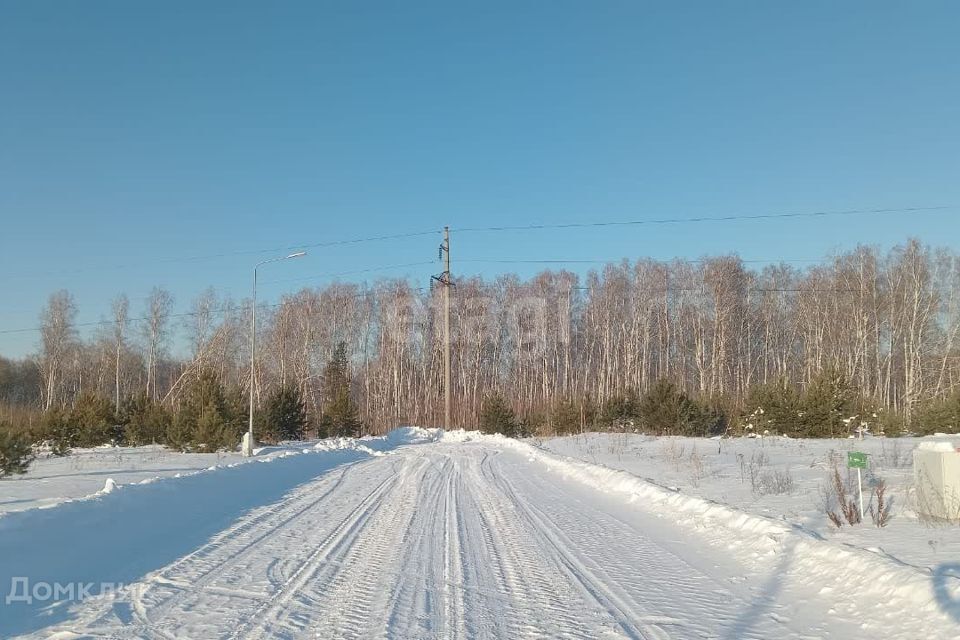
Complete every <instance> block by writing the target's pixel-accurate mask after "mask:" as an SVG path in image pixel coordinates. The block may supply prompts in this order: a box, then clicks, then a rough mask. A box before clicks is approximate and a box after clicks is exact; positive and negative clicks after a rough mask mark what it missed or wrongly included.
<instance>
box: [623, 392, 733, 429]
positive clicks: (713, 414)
mask: <svg viewBox="0 0 960 640" xmlns="http://www.w3.org/2000/svg"><path fill="white" fill-rule="evenodd" d="M639 409H640V418H641V420H642V421H643V425H644V427H645V428H647V429H649V430H651V431H654V432H657V433H661V434H666V435H685V436H706V435H717V434H719V433H722V432H723V431H724V428H725V426H726V419H725V416H724V415H723V412H722V411H721V410H719V409H718V408H710V407H706V406H703V405H701V404H700V403H698V402H697V401H696V400H694V399H693V398H691V397H690V396H688V395H687V394H686V393H685V392H683V391H681V390H680V389H679V388H677V386H676V385H675V384H673V383H672V382H670V381H669V380H660V381H659V382H657V383H656V384H655V385H654V386H653V387H652V388H651V389H650V390H649V391H648V392H647V393H646V394H645V395H644V396H643V398H642V399H641V400H640V407H639Z"/></svg>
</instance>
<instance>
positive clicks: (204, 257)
mask: <svg viewBox="0 0 960 640" xmlns="http://www.w3.org/2000/svg"><path fill="white" fill-rule="evenodd" d="M439 233H440V230H439V229H433V230H430V231H412V232H409V233H395V234H390V235H380V236H368V237H364V238H349V239H346V240H329V241H326V242H314V243H310V244H299V245H291V246H287V247H273V248H270V249H248V250H241V251H228V252H225V253H210V254H204V255H198V256H185V257H179V258H157V259H155V260H137V261H136V262H134V263H132V264H115V265H103V266H99V267H84V268H80V269H62V270H59V271H46V272H40V273H34V274H32V277H44V276H56V275H70V274H75V273H85V272H91V271H113V270H118V269H130V268H132V267H136V266H140V265H143V264H180V263H189V262H201V261H204V260H216V259H218V258H231V257H236V256H245V255H262V254H266V253H282V252H284V251H296V250H298V249H316V248H324V247H337V246H344V245H353V244H361V243H366V242H383V241H387V240H403V239H407V238H417V237H422V236H428V235H434V234H439ZM14 275H15V276H16V277H25V276H27V275H30V274H24V273H19V274H14Z"/></svg>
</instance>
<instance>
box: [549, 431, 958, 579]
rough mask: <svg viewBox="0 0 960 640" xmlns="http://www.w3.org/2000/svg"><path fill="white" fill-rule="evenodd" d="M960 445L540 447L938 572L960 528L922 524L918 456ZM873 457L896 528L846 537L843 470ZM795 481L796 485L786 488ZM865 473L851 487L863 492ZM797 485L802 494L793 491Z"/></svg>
mask: <svg viewBox="0 0 960 640" xmlns="http://www.w3.org/2000/svg"><path fill="white" fill-rule="evenodd" d="M924 440H926V441H928V442H929V441H931V440H937V441H946V442H953V443H955V445H956V446H960V435H957V436H952V437H951V436H945V437H937V438H923V439H920V438H889V439H888V438H870V437H868V438H865V439H863V440H854V439H836V440H830V439H818V440H807V439H803V440H800V439H791V438H783V437H767V438H732V439H722V440H720V439H716V440H708V439H703V438H678V437H673V438H670V437H653V436H642V435H633V434H598V433H593V434H585V435H581V436H571V437H566V438H554V439H550V440H546V441H536V442H534V443H533V444H536V445H539V446H542V447H543V448H544V449H545V450H547V451H551V452H553V453H557V454H560V455H563V456H570V457H572V458H576V459H579V460H584V461H587V462H590V463H593V464H599V465H603V466H605V467H610V468H612V469H621V470H624V471H628V472H629V473H631V474H633V475H636V476H639V477H641V478H648V479H650V480H652V481H654V482H656V483H659V484H662V485H665V486H668V487H672V488H675V489H678V490H679V491H680V492H681V493H682V494H685V495H691V496H699V497H702V498H706V499H708V500H711V501H715V502H719V503H721V504H725V505H731V506H733V507H735V508H737V509H740V510H743V511H745V512H747V513H750V514H755V515H758V516H762V517H765V518H771V519H773V520H779V521H783V522H786V523H789V524H791V525H797V526H800V527H802V528H803V529H804V530H806V531H809V532H811V533H813V534H815V535H819V536H822V537H824V538H826V539H828V540H829V541H831V542H833V543H836V544H845V545H854V546H857V547H861V548H863V549H868V550H870V551H871V552H873V553H875V554H878V555H887V556H890V557H892V558H893V559H895V560H896V561H897V562H902V563H905V564H909V565H912V566H915V567H918V568H922V569H926V570H928V571H934V570H936V569H937V567H941V566H942V565H944V564H945V563H957V562H960V525H958V524H956V523H954V524H949V523H943V522H938V521H935V520H932V519H930V518H923V517H918V515H917V513H916V512H915V510H914V509H915V506H916V505H915V502H916V500H915V496H914V491H913V450H914V449H915V448H916V447H917V446H918V444H919V443H920V442H921V441H924ZM849 451H862V452H864V453H867V454H868V463H869V467H868V469H867V470H866V471H864V472H863V484H864V500H865V502H868V501H869V500H870V490H871V486H872V485H873V484H875V483H876V481H877V479H881V478H882V479H883V480H885V481H886V483H887V487H888V488H887V493H886V496H887V500H888V501H890V502H891V505H892V506H891V520H890V522H889V523H888V524H887V526H886V527H883V528H877V527H876V526H874V525H873V523H872V522H871V518H870V515H869V514H867V516H866V521H865V522H864V523H863V524H860V525H857V526H854V527H850V526H846V525H844V526H843V527H842V528H841V529H839V530H838V529H837V528H836V527H835V526H834V525H832V524H831V523H830V521H829V520H828V519H827V515H826V509H825V508H824V492H827V493H829V492H830V491H831V487H832V485H831V478H832V474H833V470H834V466H835V465H836V467H837V468H838V469H839V470H840V472H841V477H842V479H843V480H844V481H846V480H847V479H848V473H851V472H848V470H847V468H846V466H847V452H849ZM786 478H789V480H785V479H786ZM855 478H856V473H855V472H852V475H851V476H850V481H851V482H852V483H854V484H855ZM791 483H792V486H789V485H790V484H791Z"/></svg>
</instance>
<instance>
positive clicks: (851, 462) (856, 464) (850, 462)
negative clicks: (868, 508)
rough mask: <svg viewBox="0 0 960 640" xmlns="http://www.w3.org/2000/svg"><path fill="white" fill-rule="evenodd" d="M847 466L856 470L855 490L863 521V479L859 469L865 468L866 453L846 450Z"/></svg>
mask: <svg viewBox="0 0 960 640" xmlns="http://www.w3.org/2000/svg"><path fill="white" fill-rule="evenodd" d="M847 467H848V468H850V469H856V470H857V490H858V492H859V493H860V521H861V522H863V479H862V478H861V477H860V469H866V468H867V454H865V453H862V452H860V451H848V452H847Z"/></svg>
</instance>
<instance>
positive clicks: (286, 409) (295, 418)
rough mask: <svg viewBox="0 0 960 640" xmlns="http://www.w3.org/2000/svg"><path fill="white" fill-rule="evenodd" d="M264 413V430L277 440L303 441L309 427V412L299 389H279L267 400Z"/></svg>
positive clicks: (287, 387)
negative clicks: (305, 431) (305, 430)
mask: <svg viewBox="0 0 960 640" xmlns="http://www.w3.org/2000/svg"><path fill="white" fill-rule="evenodd" d="M263 413H264V417H263V423H264V429H265V431H266V432H268V433H270V434H272V435H273V436H274V438H275V439H277V440H302V439H303V432H304V429H305V428H306V426H307V410H306V407H305V406H304V403H303V399H302V398H301V397H300V390H299V389H298V388H297V387H295V386H292V385H289V386H285V387H278V388H277V389H276V390H275V391H274V392H273V393H272V394H271V395H270V397H269V398H268V399H267V406H266V408H265V410H264V412H263Z"/></svg>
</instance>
